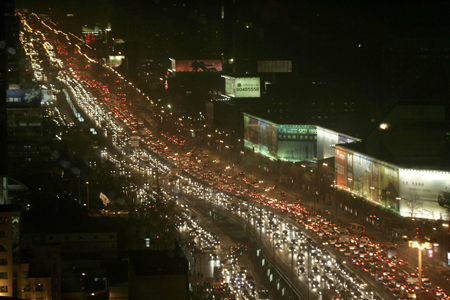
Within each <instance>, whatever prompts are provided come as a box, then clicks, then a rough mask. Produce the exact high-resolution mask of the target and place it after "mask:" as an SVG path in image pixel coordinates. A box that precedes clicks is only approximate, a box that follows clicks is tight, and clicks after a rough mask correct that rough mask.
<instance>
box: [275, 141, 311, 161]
mask: <svg viewBox="0 0 450 300" xmlns="http://www.w3.org/2000/svg"><path fill="white" fill-rule="evenodd" d="M316 150H317V149H316V142H315V141H311V142H306V141H305V142H300V141H280V140H278V157H281V158H283V159H287V160H291V161H301V160H314V158H315V157H316V155H315V154H316Z"/></svg>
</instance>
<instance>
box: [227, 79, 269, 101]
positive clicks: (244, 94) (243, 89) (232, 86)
mask: <svg viewBox="0 0 450 300" xmlns="http://www.w3.org/2000/svg"><path fill="white" fill-rule="evenodd" d="M225 94H226V95H228V96H230V97H235V98H259V97H260V96H261V81H260V78H259V77H225Z"/></svg>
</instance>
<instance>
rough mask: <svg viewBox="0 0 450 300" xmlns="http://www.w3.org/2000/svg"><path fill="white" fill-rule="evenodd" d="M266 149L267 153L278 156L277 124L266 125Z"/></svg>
mask: <svg viewBox="0 0 450 300" xmlns="http://www.w3.org/2000/svg"><path fill="white" fill-rule="evenodd" d="M268 151H269V155H271V156H274V157H277V156H278V139H277V125H275V124H269V125H268Z"/></svg>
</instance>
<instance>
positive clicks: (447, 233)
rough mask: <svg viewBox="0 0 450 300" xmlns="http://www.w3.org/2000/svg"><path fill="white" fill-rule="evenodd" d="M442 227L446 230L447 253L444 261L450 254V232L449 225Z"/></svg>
mask: <svg viewBox="0 0 450 300" xmlns="http://www.w3.org/2000/svg"><path fill="white" fill-rule="evenodd" d="M442 227H444V228H446V229H447V230H446V233H445V239H444V240H445V252H444V260H445V258H446V257H447V255H448V253H449V252H450V249H449V243H450V239H449V238H450V232H449V230H448V229H449V224H448V223H442Z"/></svg>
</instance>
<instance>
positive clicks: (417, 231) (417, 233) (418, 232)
mask: <svg viewBox="0 0 450 300" xmlns="http://www.w3.org/2000/svg"><path fill="white" fill-rule="evenodd" d="M419 234H420V231H419V227H416V235H419Z"/></svg>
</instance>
